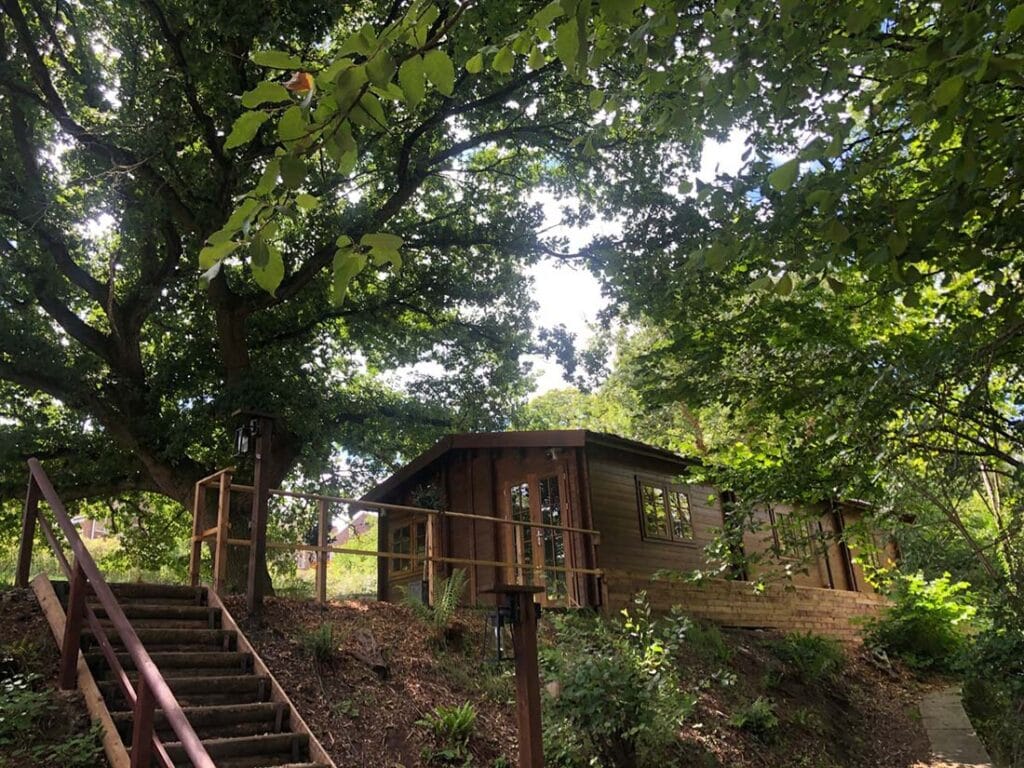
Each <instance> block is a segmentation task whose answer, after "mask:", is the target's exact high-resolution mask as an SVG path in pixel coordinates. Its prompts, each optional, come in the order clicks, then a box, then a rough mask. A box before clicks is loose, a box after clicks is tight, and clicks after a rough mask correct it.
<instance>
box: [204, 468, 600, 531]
mask: <svg viewBox="0 0 1024 768" xmlns="http://www.w3.org/2000/svg"><path fill="white" fill-rule="evenodd" d="M200 482H202V481H200ZM231 490H232V491H240V492H242V493H252V492H253V487H252V486H251V485H239V484H238V483H232V484H231ZM270 495H271V496H285V497H289V498H294V499H307V500H309V501H326V502H328V503H331V504H348V505H349V506H352V507H356V508H357V509H382V510H387V511H389V512H408V513H409V514H422V515H443V516H444V517H458V518H463V519H466V520H484V521H486V522H488V523H497V524H498V525H512V526H516V525H518V526H522V527H524V528H546V529H550V530H556V531H562V532H564V533H581V534H585V535H587V536H600V535H601V532H600V531H598V530H596V529H594V528H576V527H574V526H571V525H558V524H556V523H537V522H534V521H532V520H510V519H508V518H506V517H493V516H491V515H475V514H472V513H470V512H452V511H450V510H446V509H430V508H429V507H410V506H408V505H405V504H386V503H384V502H380V501H365V500H363V499H346V498H345V497H343V496H328V495H325V494H322V493H307V492H305V491H286V490H284V489H281V488H271V489H270Z"/></svg>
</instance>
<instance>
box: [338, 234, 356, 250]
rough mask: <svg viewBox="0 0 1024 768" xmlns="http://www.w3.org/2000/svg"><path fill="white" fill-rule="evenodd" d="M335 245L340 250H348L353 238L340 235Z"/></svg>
mask: <svg viewBox="0 0 1024 768" xmlns="http://www.w3.org/2000/svg"><path fill="white" fill-rule="evenodd" d="M334 244H335V245H336V246H338V247H339V248H348V247H349V246H350V245H352V238H351V237H349V236H348V235H338V239H337V240H335V241H334Z"/></svg>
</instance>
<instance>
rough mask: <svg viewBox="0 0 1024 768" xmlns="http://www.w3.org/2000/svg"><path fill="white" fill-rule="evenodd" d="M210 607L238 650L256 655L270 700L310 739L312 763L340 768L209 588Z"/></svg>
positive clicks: (256, 665)
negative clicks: (266, 679)
mask: <svg viewBox="0 0 1024 768" xmlns="http://www.w3.org/2000/svg"><path fill="white" fill-rule="evenodd" d="M206 595H207V598H206V599H207V604H208V605H209V606H210V607H212V608H219V609H220V611H221V614H220V617H221V619H220V620H221V629H226V630H234V631H235V633H236V634H235V638H236V643H237V650H239V651H243V652H248V653H251V654H252V666H253V673H254V674H257V675H264V676H266V677H267V678H268V679H269V681H270V700H271V701H272V702H275V703H280V704H282V705H284V706H285V707H287V708H288V722H289V723H290V727H291V730H292V732H294V733H302V734H305V735H306V736H308V737H309V760H310V762H316V763H320V764H322V765H323V768H338V767H337V766H336V765H335V763H334V761H333V760H332V759H331V756H330V755H329V754H327V750H326V749H324V748H323V745H321V744H320V740H319V739H318V738H317V737H316V734H314V733H313V731H312V730H310V728H309V726H308V725H306V721H305V720H303V719H302V716H301V715H300V714H299V712H298V710H297V709H295V705H294V704H292V701H291V699H289V698H288V694H286V693H285V692H284V689H283V688H282V687H281V685H280V683H278V682H277V678H276V677H274V675H273V673H272V672H271V671H270V669H269V668H268V667H267V665H266V664H264V663H263V659H262V658H261V657H260V655H259V653H257V652H256V649H255V648H254V647H253V645H252V643H250V642H249V638H247V637H246V636H245V632H243V631H242V628H241V627H240V626H238V622H236V621H235V617H234V616H232V615H231V612H230V611H229V610H228V609H227V606H226V605H224V601H222V600H221V599H220V595H218V594H217V593H216V592H215V591H214V589H213V587H211V586H209V585H207V587H206Z"/></svg>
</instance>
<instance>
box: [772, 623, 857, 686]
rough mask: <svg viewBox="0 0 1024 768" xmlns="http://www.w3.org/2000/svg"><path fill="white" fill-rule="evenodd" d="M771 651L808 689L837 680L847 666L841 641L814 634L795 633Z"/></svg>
mask: <svg viewBox="0 0 1024 768" xmlns="http://www.w3.org/2000/svg"><path fill="white" fill-rule="evenodd" d="M770 647H771V649H772V650H773V651H774V652H775V655H776V656H778V657H779V659H781V660H782V661H783V662H785V663H786V664H787V665H788V666H789V667H790V668H792V669H793V670H794V671H795V672H796V674H797V676H798V677H799V678H800V680H802V681H803V682H804V683H806V684H808V685H813V684H816V683H821V682H823V681H826V680H830V679H832V678H834V677H835V676H836V675H838V674H839V673H840V672H841V671H842V669H843V665H844V664H845V663H846V655H845V654H844V653H843V646H842V644H840V643H839V641H838V640H834V639H833V638H830V637H824V636H822V635H815V634H813V633H811V632H808V633H806V634H801V633H798V632H791V633H789V634H787V635H786V636H785V637H784V638H782V639H781V640H777V641H775V642H773V643H770Z"/></svg>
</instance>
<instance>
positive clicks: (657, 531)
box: [637, 479, 693, 542]
mask: <svg viewBox="0 0 1024 768" xmlns="http://www.w3.org/2000/svg"><path fill="white" fill-rule="evenodd" d="M637 490H638V493H639V496H640V517H641V526H642V530H643V534H644V538H645V539H661V540H664V541H681V542H691V541H693V521H692V520H691V518H690V499H689V497H688V496H687V495H686V492H685V491H684V490H683V489H682V488H679V487H677V486H674V485H670V484H668V483H659V482H656V481H653V480H644V479H637Z"/></svg>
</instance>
